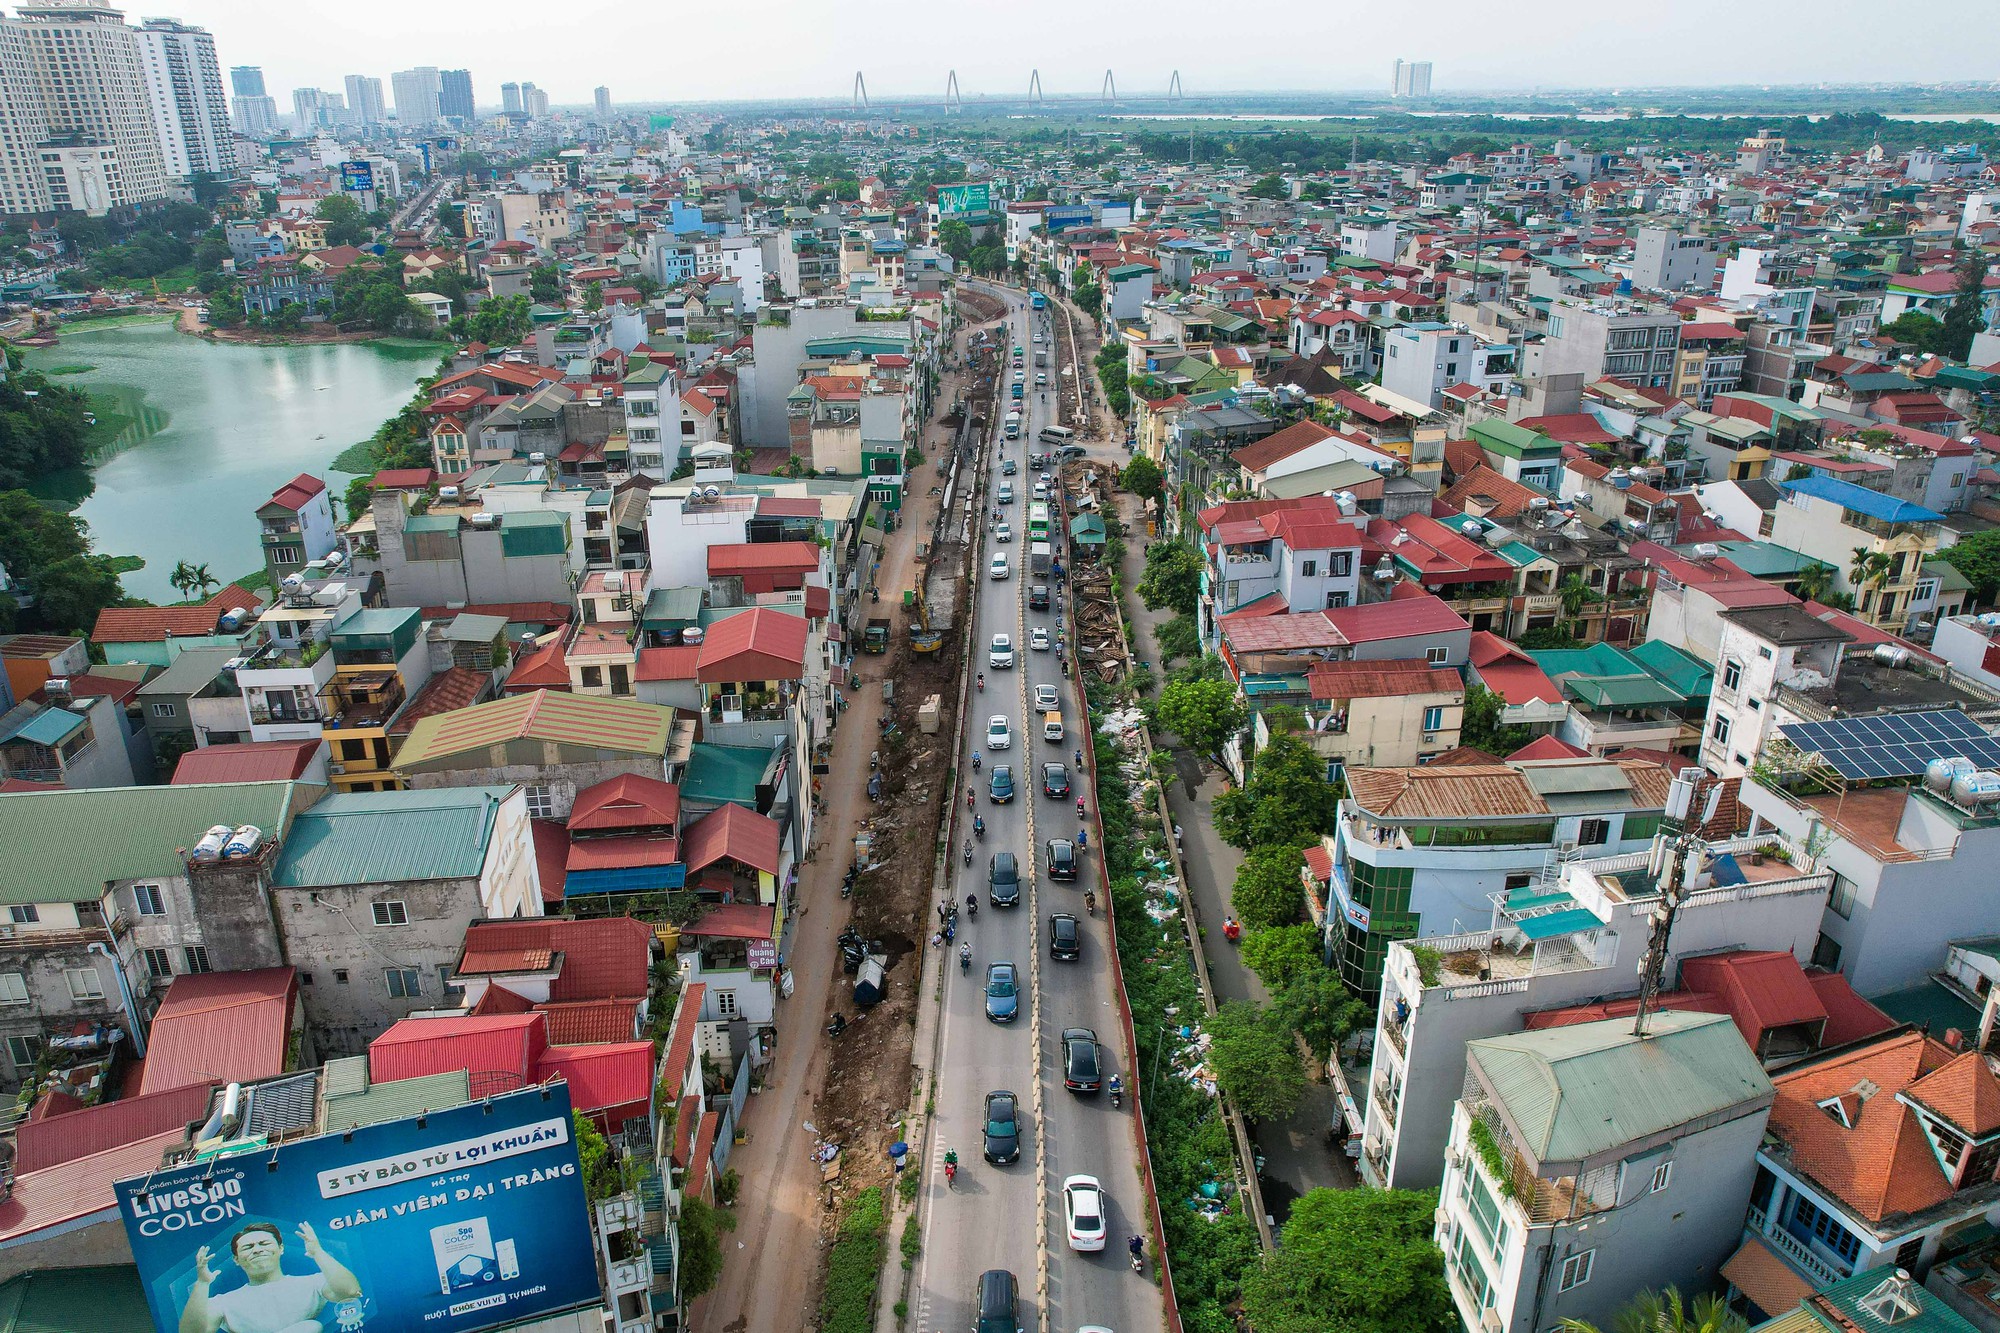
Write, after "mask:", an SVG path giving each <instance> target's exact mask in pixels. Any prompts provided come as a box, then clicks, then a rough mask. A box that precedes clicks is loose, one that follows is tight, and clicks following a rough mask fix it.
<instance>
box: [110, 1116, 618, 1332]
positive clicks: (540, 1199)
mask: <svg viewBox="0 0 2000 1333" xmlns="http://www.w3.org/2000/svg"><path fill="white" fill-rule="evenodd" d="M117 1191H118V1207H119V1211H120V1212H121V1213H122V1214H123V1215H124V1218H125V1230H126V1234H127V1235H128V1236H129V1237H130V1238H131V1242H132V1257H133V1260H134V1261H135V1262H136V1263H137V1264H138V1267H139V1280H140V1282H141V1283H142V1284H144V1286H145V1289H146V1300H147V1303H148V1304H149V1305H150V1307H151V1309H152V1312H153V1326H154V1327H155V1328H156V1329H158V1330H159V1333H285V1331H289V1330H296V1329H304V1328H310V1329H313V1330H315V1333H322V1331H323V1333H371V1331H375V1330H381V1331H386V1330H391V1329H394V1330H402V1331H405V1333H407V1331H409V1330H426V1331H428V1333H472V1331H473V1330H477V1329H488V1328H495V1327H500V1326H503V1325H509V1324H515V1323H519V1322H521V1321H523V1320H527V1319H533V1318H538V1317H541V1316H544V1315H549V1314H555V1313H558V1312H560V1311H564V1310H571V1309H578V1308H582V1307H585V1306H592V1305H596V1304H598V1303H599V1301H600V1299H601V1294H600V1291H599V1287H598V1279H597V1255H596V1251H595V1249H594V1247H593V1244H592V1240H591V1232H590V1220H589V1213H588V1207H587V1205H586V1203H585V1200H584V1193H583V1171H582V1168H581V1167H580V1166H579V1165H578V1162H577V1148H576V1137H575V1133H574V1129H573V1126H572V1122H571V1119H570V1103H569V1089H568V1088H567V1087H566V1086H564V1085H563V1084H561V1083H555V1084H550V1085H548V1086H546V1087H538V1088H529V1089H527V1090H525V1091H522V1092H510V1093H505V1094H502V1095H500V1096H496V1097H491V1098H487V1099H485V1100H483V1101H479V1102H473V1103H470V1104H468V1105H465V1106H459V1107H455V1108H453V1109H451V1110H448V1111H433V1112H430V1113H428V1114H425V1115H420V1116H415V1117H412V1118H410V1119H406V1120H394V1121H389V1122H386V1123H384V1124H379V1125H369V1126H366V1127H364V1128H360V1129H355V1130H350V1131H348V1132H346V1133H341V1134H322V1135H320V1136H318V1137H316V1138H310V1139H302V1140H299V1141H298V1142H294V1143H285V1144H280V1145H279V1146H277V1147H275V1148H273V1147H259V1148H256V1149H253V1150H250V1151H246V1152H242V1153H237V1154H234V1155H231V1156H223V1157H213V1158H210V1159H208V1160H206V1161H197V1162H191V1163H189V1164H187V1165H182V1166H173V1167H168V1168H163V1169H161V1170H159V1171H155V1172H153V1173H151V1174H150V1175H145V1176H139V1177H135V1178H134V1179H131V1180H125V1181H120V1182H119V1184H118V1186H117Z"/></svg>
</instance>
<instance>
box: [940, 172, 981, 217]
mask: <svg viewBox="0 0 2000 1333" xmlns="http://www.w3.org/2000/svg"><path fill="white" fill-rule="evenodd" d="M992 211H993V187H992V185H990V184H988V183H986V182H984V181H981V182H980V183H978V184H976V185H971V184H968V185H940V186H938V216H939V217H941V218H956V217H963V216H965V215H966V214H967V213H991V212H992Z"/></svg>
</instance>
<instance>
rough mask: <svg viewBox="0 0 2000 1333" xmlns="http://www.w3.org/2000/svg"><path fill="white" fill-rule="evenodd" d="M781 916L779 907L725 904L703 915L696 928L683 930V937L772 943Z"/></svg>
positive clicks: (710, 909)
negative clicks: (768, 941)
mask: <svg viewBox="0 0 2000 1333" xmlns="http://www.w3.org/2000/svg"><path fill="white" fill-rule="evenodd" d="M777 913H778V909H777V908H776V907H766V906H764V905H762V904H760V903H722V904H719V905H718V906H715V907H711V908H709V909H708V910H707V911H706V912H704V913H702V915H701V918H700V919H699V920H697V921H696V922H695V923H694V924H693V925H691V926H683V927H682V928H681V933H682V934H683V935H699V936H702V937H704V938H709V939H730V940H768V939H771V938H772V931H773V929H774V928H775V927H776V925H777Z"/></svg>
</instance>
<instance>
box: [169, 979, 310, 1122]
mask: <svg viewBox="0 0 2000 1333" xmlns="http://www.w3.org/2000/svg"><path fill="white" fill-rule="evenodd" d="M295 975H296V974H295V973H293V971H292V969H291V968H289V967H266V968H259V969H257V970H255V971H250V972H192V973H188V974H186V975H184V976H178V977H175V978H174V980H173V983H172V984H171V985H169V986H168V987H167V997H166V999H164V1000H162V1001H161V1002H160V1008H159V1011H158V1012H157V1013H155V1014H154V1015H153V1026H152V1029H151V1035H150V1037H149V1040H148V1043H147V1047H146V1073H145V1077H144V1078H143V1079H142V1080H141V1081H140V1084H139V1091H140V1092H141V1093H148V1092H164V1091H166V1090H168V1089H171V1088H178V1087H183V1086H185V1085H187V1084H189V1083H202V1084H208V1083H255V1082H257V1081H258V1080H259V1079H266V1078H273V1077H275V1076H277V1075H279V1074H282V1073H284V1072H285V1056H286V1054H287V1047H288V1043H289V1040H290V1037H291V1018H292V1002H293V997H294V996H295V994H296V993H297V985H298V983H297V981H296V980H295Z"/></svg>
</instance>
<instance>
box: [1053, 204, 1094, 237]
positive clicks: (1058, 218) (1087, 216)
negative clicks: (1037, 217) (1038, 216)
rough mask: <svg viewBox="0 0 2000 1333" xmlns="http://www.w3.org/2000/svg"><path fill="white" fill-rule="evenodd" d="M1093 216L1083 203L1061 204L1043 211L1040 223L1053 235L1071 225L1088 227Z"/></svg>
mask: <svg viewBox="0 0 2000 1333" xmlns="http://www.w3.org/2000/svg"><path fill="white" fill-rule="evenodd" d="M1095 217H1096V215H1095V214H1094V213H1092V212H1091V211H1090V209H1089V208H1088V207H1087V206H1085V205H1083V204H1061V205H1058V206H1056V207H1054V208H1049V209H1045V210H1044V211H1043V213H1042V225H1043V226H1045V227H1047V228H1048V229H1049V234H1050V235H1054V234H1055V233H1057V232H1060V231H1067V230H1068V229H1069V228H1071V227H1088V226H1089V225H1090V224H1091V222H1092V221H1093V219H1094V218H1095Z"/></svg>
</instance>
